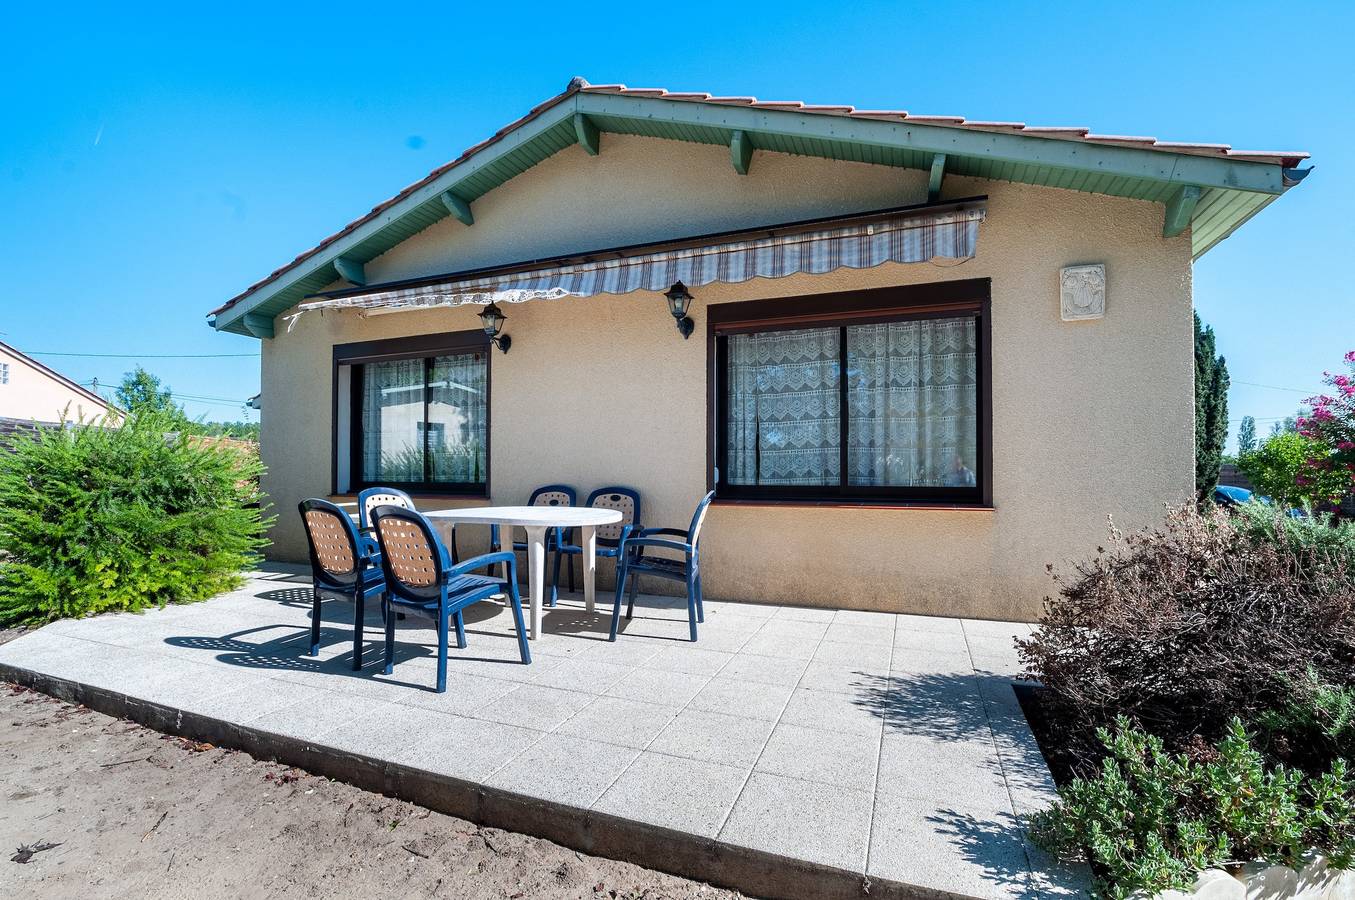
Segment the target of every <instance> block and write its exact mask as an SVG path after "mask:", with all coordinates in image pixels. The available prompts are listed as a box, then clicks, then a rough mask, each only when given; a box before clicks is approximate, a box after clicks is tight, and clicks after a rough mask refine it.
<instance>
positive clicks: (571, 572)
mask: <svg viewBox="0 0 1355 900" xmlns="http://www.w3.org/2000/svg"><path fill="white" fill-rule="evenodd" d="M569 592H570V593H571V594H572V593H574V554H573V553H571V554H569Z"/></svg>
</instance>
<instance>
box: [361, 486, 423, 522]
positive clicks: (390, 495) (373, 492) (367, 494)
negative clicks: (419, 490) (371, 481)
mask: <svg viewBox="0 0 1355 900" xmlns="http://www.w3.org/2000/svg"><path fill="white" fill-rule="evenodd" d="M378 506H398V507H401V508H402V509H416V508H417V507H415V506H414V500H413V498H412V497H410V496H409V495H408V494H406V493H405V492H404V491H402V490H399V489H398V488H393V487H371V488H367V489H366V490H365V491H362V492H360V493H359V494H358V524H359V525H361V526H362V528H363V529H364V530H365V529H368V528H371V527H372V510H374V509H376V508H377V507H378Z"/></svg>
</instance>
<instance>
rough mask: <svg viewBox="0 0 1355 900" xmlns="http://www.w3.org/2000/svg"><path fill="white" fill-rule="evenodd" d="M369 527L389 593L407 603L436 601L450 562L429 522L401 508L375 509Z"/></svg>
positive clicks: (414, 512) (381, 507) (413, 511)
mask: <svg viewBox="0 0 1355 900" xmlns="http://www.w3.org/2000/svg"><path fill="white" fill-rule="evenodd" d="M372 523H373V524H372V529H373V530H374V531H375V532H376V540H377V543H378V544H380V545H381V567H382V568H383V569H384V570H385V573H386V585H387V587H388V588H389V589H390V591H391V592H392V593H394V594H396V595H397V596H400V597H404V598H406V599H410V600H416V601H427V600H436V599H438V596H439V595H440V583H441V581H442V573H443V572H444V571H446V568H447V566H448V562H449V561H448V559H447V557H446V551H445V550H444V549H443V548H442V543H441V542H440V541H439V540H438V537H437V533H436V532H435V531H434V530H433V526H432V524H431V523H429V521H428V519H426V518H425V517H424V516H423V515H422V514H421V513H419V512H417V511H415V510H412V509H405V508H404V507H402V506H378V507H376V508H375V509H373V510H372Z"/></svg>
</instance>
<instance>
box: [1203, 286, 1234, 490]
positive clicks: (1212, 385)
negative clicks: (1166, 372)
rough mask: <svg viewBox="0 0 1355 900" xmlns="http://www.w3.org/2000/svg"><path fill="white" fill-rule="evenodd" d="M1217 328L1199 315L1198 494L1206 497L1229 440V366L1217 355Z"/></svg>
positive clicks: (1212, 488)
mask: <svg viewBox="0 0 1355 900" xmlns="http://www.w3.org/2000/svg"><path fill="white" fill-rule="evenodd" d="M1216 351H1217V348H1216V347H1215V342H1214V329H1212V328H1206V327H1204V326H1203V325H1201V323H1200V316H1199V314H1198V313H1197V314H1196V316H1195V493H1196V495H1197V496H1199V497H1201V498H1204V497H1208V496H1210V495H1211V494H1213V492H1214V487H1215V486H1216V485H1217V484H1218V482H1219V464H1220V463H1222V462H1223V445H1224V443H1225V442H1226V441H1227V439H1228V364H1227V363H1226V362H1225V361H1224V359H1223V357H1222V356H1218V355H1216Z"/></svg>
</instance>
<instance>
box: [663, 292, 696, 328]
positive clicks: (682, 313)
mask: <svg viewBox="0 0 1355 900" xmlns="http://www.w3.org/2000/svg"><path fill="white" fill-rule="evenodd" d="M663 295H664V297H666V298H667V299H668V311H669V312H670V313H672V314H673V318H674V319H676V320H677V330H678V331H679V332H681V333H682V339H683V340H686V339H687V338H689V337H691V336H692V330H693V329H695V328H696V323H695V322H693V321H692V320H691V317H690V316H688V315H687V309H688V308H689V307H690V306H691V305H692V295H691V294H689V293H688V292H687V285H685V284H683V283H682V282H681V281H675V282H673V286H672V287H670V288H669V289H668V290H666V291H664V294H663Z"/></svg>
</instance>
